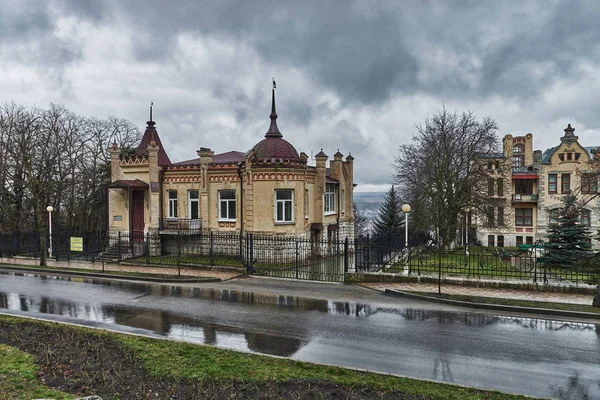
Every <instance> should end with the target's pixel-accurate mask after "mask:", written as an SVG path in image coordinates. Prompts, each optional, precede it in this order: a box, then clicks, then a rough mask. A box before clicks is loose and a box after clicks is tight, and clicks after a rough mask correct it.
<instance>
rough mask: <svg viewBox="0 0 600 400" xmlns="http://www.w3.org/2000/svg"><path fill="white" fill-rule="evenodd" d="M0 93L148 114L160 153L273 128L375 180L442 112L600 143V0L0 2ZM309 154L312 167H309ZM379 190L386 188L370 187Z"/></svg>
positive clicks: (220, 146) (538, 143)
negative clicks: (571, 132)
mask: <svg viewBox="0 0 600 400" xmlns="http://www.w3.org/2000/svg"><path fill="white" fill-rule="evenodd" d="M0 10H1V12H0V102H1V103H4V102H10V101H14V102H16V103H18V104H22V105H26V106H32V105H38V106H40V107H47V106H48V105H49V103H51V102H54V103H59V104H64V105H65V106H67V107H68V108H70V109H71V110H72V111H74V112H76V113H78V114H81V115H85V116H94V117H99V118H105V117H107V116H109V115H114V116H117V117H121V118H127V119H129V120H131V121H132V122H134V123H136V124H137V125H138V126H139V127H140V129H141V130H143V129H144V127H145V121H146V120H147V119H148V107H149V104H150V101H154V120H155V121H157V129H158V132H159V134H160V136H161V139H162V142H163V144H164V146H165V148H166V151H167V153H168V154H169V156H170V158H171V160H173V161H182V160H186V159H191V158H195V157H197V156H196V152H195V150H197V149H199V148H200V147H201V146H202V147H210V148H211V149H213V150H214V151H215V152H217V153H221V152H226V151H230V150H238V151H247V150H249V149H250V148H252V146H253V145H254V144H255V143H257V142H258V141H259V140H261V139H262V138H263V136H264V134H265V132H266V131H267V129H268V127H269V113H270V100H271V96H270V95H271V93H270V91H271V78H272V77H275V80H276V81H277V94H276V96H277V112H278V114H279V119H278V125H279V128H280V130H281V132H282V133H283V135H284V138H285V139H287V140H288V141H290V142H291V143H292V144H293V145H294V146H295V147H296V149H297V150H298V152H301V151H304V152H306V153H307V154H309V155H310V154H311V152H312V153H313V154H316V153H317V152H318V151H319V150H320V149H321V148H323V150H324V151H325V153H326V154H328V155H329V156H330V157H332V156H333V154H334V153H335V152H336V151H337V150H338V149H339V150H340V151H341V152H342V153H343V154H344V156H346V155H348V153H352V155H353V156H354V157H355V161H354V169H355V183H357V184H358V187H357V191H369V190H374V189H379V190H381V189H383V190H385V189H386V188H387V185H388V184H389V182H390V173H391V163H392V161H393V159H394V157H395V156H396V155H397V152H398V146H399V145H400V144H402V143H408V142H410V141H411V138H412V136H413V135H414V134H415V131H416V130H415V125H416V124H422V123H423V122H424V121H425V119H426V118H427V117H428V116H431V115H432V114H434V113H436V112H437V111H438V110H440V109H441V108H442V107H443V106H445V107H446V108H447V109H449V110H451V111H454V110H458V111H459V112H462V111H473V112H474V113H475V115H476V116H477V117H478V118H482V117H483V116H491V117H492V118H494V119H495V120H496V121H497V123H498V126H499V128H500V131H499V135H500V137H501V136H503V135H505V134H508V133H511V134H513V135H524V134H526V133H528V132H531V133H533V135H534V147H535V148H536V149H540V150H545V149H546V148H548V147H552V146H554V145H556V144H557V143H558V141H559V138H560V136H562V135H563V129H564V128H565V127H566V126H567V124H568V123H571V124H572V125H573V127H574V128H575V129H576V131H575V134H576V135H578V136H579V139H580V142H581V143H582V144H583V145H584V146H592V145H600V113H599V112H600V107H599V105H600V65H599V63H598V62H599V61H600V22H599V21H600V1H597V0H592V1H589V2H585V1H564V2H563V1H550V0H544V1H539V2H534V1H515V2H511V1H500V0H498V1H491V0H490V1H439V2H438V1H422V0H419V1H400V0H393V1H383V0H381V1H374V0H372V1H347V0H340V1H321V0H319V1H308V0H302V1H262V0H251V1H249V0H240V1H226V0H219V1H200V0H187V1H168V0H152V1H149V0H144V1H142V0H106V1H102V0H90V1H85V0H72V1H69V0H61V1H42V0H40V1H28V0H18V1H17V0H0ZM313 163H314V161H313ZM382 185H385V186H382Z"/></svg>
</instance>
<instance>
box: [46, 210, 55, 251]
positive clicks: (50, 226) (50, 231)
mask: <svg viewBox="0 0 600 400" xmlns="http://www.w3.org/2000/svg"><path fill="white" fill-rule="evenodd" d="M46 211H48V228H49V237H50V247H48V258H52V211H54V207H52V206H48V207H46Z"/></svg>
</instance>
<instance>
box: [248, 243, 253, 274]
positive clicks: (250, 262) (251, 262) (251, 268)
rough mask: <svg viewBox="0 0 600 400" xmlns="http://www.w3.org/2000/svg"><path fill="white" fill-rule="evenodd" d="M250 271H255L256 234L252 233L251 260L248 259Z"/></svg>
mask: <svg viewBox="0 0 600 400" xmlns="http://www.w3.org/2000/svg"><path fill="white" fill-rule="evenodd" d="M248 263H249V264H248V265H249V267H250V268H249V270H250V273H251V274H253V273H254V235H253V234H252V233H251V234H250V260H248Z"/></svg>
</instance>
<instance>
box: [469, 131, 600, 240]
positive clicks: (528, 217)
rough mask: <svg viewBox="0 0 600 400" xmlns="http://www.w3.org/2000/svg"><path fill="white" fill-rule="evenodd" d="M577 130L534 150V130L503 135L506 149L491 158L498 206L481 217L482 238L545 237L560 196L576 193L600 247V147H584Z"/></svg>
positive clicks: (493, 191) (491, 184)
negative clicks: (598, 235) (599, 237)
mask: <svg viewBox="0 0 600 400" xmlns="http://www.w3.org/2000/svg"><path fill="white" fill-rule="evenodd" d="M574 132H575V129H574V128H572V127H571V125H570V124H569V126H567V128H566V129H565V130H564V135H563V136H562V137H561V138H560V144H558V145H557V146H555V147H552V148H550V149H547V150H546V151H544V152H543V153H542V151H540V150H533V135H532V134H531V133H528V134H527V135H525V136H512V135H506V136H505V137H504V139H503V152H502V153H498V154H496V155H493V156H491V157H490V158H489V159H487V162H488V172H489V174H488V175H489V178H488V195H489V196H490V197H492V198H493V199H494V204H495V205H494V206H490V207H489V208H488V210H487V211H486V212H485V213H484V214H483V215H479V216H478V218H477V220H476V224H477V240H479V241H480V242H481V243H482V244H484V245H487V246H498V247H514V246H518V245H520V244H534V243H535V241H537V240H540V239H541V240H546V235H547V233H548V225H549V224H550V223H551V222H554V221H555V220H556V218H557V211H558V209H559V208H560V207H561V204H562V203H561V199H562V198H563V197H564V196H565V195H566V194H576V195H577V196H578V198H579V199H580V202H581V203H582V204H584V206H583V207H582V209H581V224H583V225H585V226H588V227H589V228H590V231H591V232H592V236H593V237H594V239H593V241H592V246H593V247H595V248H598V247H600V242H598V240H597V239H596V238H595V236H596V232H598V228H600V212H599V210H598V207H597V204H598V171H597V169H594V168H593V162H594V161H597V160H598V157H600V154H599V153H598V152H597V151H598V149H599V148H600V147H599V146H593V147H584V146H582V145H581V144H580V143H579V141H578V137H577V136H575V134H574ZM595 168H597V166H596V167H595Z"/></svg>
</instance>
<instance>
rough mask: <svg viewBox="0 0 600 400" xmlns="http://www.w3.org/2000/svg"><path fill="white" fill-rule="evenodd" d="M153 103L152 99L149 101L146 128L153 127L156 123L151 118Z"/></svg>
mask: <svg viewBox="0 0 600 400" xmlns="http://www.w3.org/2000/svg"><path fill="white" fill-rule="evenodd" d="M153 105H154V102H153V101H150V120H149V121H148V122H146V124H148V126H147V127H146V128H154V125H156V122H154V121H153V120H152V106H153Z"/></svg>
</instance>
